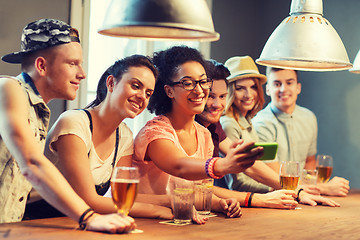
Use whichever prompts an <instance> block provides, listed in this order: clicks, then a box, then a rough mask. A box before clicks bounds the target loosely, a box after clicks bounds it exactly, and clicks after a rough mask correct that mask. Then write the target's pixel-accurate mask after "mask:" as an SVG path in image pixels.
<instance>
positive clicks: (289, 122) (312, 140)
mask: <svg viewBox="0 0 360 240" xmlns="http://www.w3.org/2000/svg"><path fill="white" fill-rule="evenodd" d="M266 75H267V77H268V82H267V85H266V94H267V95H268V96H270V97H271V102H270V103H269V104H268V105H267V106H266V108H264V109H263V110H261V111H260V112H259V113H258V114H257V115H256V116H255V118H254V119H253V124H254V126H255V129H256V132H257V133H258V135H259V138H260V140H261V141H264V142H278V144H279V149H278V153H277V157H276V159H275V160H274V161H272V162H269V163H268V165H269V166H270V167H272V168H273V169H274V170H275V171H277V172H278V171H279V168H280V167H279V166H280V165H279V162H280V161H291V160H292V161H298V162H300V164H301V167H302V168H305V169H315V167H316V161H315V154H316V151H317V120H316V116H315V114H314V113H313V112H311V111H310V110H309V109H306V108H304V107H301V106H298V105H297V104H296V100H297V97H298V95H299V94H300V92H301V83H300V82H299V81H298V73H297V71H295V70H291V69H279V68H271V67H268V68H267V70H266ZM317 186H318V187H319V189H320V193H322V194H326V195H331V196H346V195H347V193H348V191H349V181H348V180H346V179H344V178H340V177H334V178H333V179H332V180H330V181H329V182H328V183H326V184H318V185H317Z"/></svg>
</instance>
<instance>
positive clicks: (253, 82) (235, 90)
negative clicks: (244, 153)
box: [220, 56, 272, 193]
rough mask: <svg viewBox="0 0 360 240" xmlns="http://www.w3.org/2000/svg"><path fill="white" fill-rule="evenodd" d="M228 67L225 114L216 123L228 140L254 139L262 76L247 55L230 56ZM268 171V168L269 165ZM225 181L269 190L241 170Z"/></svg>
mask: <svg viewBox="0 0 360 240" xmlns="http://www.w3.org/2000/svg"><path fill="white" fill-rule="evenodd" d="M225 66H226V67H227V68H228V69H229V70H230V76H229V77H228V78H227V81H228V95H227V103H226V107H225V116H223V117H221V119H220V122H221V125H222V127H223V129H224V130H225V132H226V135H227V137H229V138H230V139H231V140H233V141H234V140H237V139H244V140H245V141H255V142H256V141H258V140H259V139H258V136H257V134H256V131H255V129H254V128H253V126H252V124H251V119H252V118H253V117H254V116H255V114H256V113H257V112H258V111H260V110H261V109H262V106H263V104H264V93H263V90H262V85H263V84H264V83H265V82H266V76H265V75H262V74H260V73H259V70H258V68H257V67H256V65H255V62H254V60H253V59H252V58H251V57H249V56H243V57H238V56H237V57H232V58H230V59H228V60H227V61H226V62H225ZM264 165H265V164H264ZM269 171H272V170H271V169H270V168H269ZM225 179H226V184H227V186H228V187H229V188H230V189H234V190H238V191H251V192H261V193H265V192H268V191H269V190H270V188H269V187H268V186H267V185H264V184H261V183H259V182H257V181H255V180H253V179H252V178H250V177H248V176H247V175H245V174H244V173H239V174H233V175H232V177H230V176H228V177H227V178H225Z"/></svg>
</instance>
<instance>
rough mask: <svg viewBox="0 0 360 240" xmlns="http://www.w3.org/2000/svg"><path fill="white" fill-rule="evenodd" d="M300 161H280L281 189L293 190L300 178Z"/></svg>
mask: <svg viewBox="0 0 360 240" xmlns="http://www.w3.org/2000/svg"><path fill="white" fill-rule="evenodd" d="M300 173H301V171H300V163H299V162H295V161H286V162H281V163H280V184H281V187H282V188H283V189H287V190H295V189H296V188H297V186H298V185H299V180H300Z"/></svg>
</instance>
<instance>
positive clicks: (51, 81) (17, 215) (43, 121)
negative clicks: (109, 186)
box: [0, 19, 135, 233]
mask: <svg viewBox="0 0 360 240" xmlns="http://www.w3.org/2000/svg"><path fill="white" fill-rule="evenodd" d="M21 39H22V41H21V51H20V52H15V53H11V54H7V55H5V56H3V57H2V60H4V61H5V62H8V63H21V69H22V73H21V74H20V75H18V76H17V77H11V76H1V79H0V80H1V81H0V96H1V101H0V119H1V121H0V222H16V221H21V219H22V216H23V213H24V208H25V204H26V199H27V196H28V194H29V192H30V190H31V188H32V187H34V188H35V189H36V190H37V192H38V193H39V194H40V195H41V196H42V197H43V198H44V199H45V200H47V201H48V202H49V203H51V204H52V205H53V206H55V207H56V208H57V209H59V210H60V211H62V212H63V213H65V214H66V215H68V216H70V217H71V218H72V219H74V220H77V221H79V224H80V228H81V229H88V230H93V231H108V232H113V233H115V232H122V231H127V230H130V229H133V228H134V227H135V223H134V220H133V219H132V218H128V217H120V216H119V215H117V214H109V215H99V214H97V213H94V211H93V210H92V209H90V208H89V206H88V205H87V204H86V203H85V202H84V201H83V200H82V199H81V198H80V197H79V196H78V195H77V194H76V193H75V192H74V191H73V189H72V188H71V187H70V185H69V184H68V182H67V181H66V180H65V178H64V177H63V176H62V175H61V173H60V172H59V171H58V170H57V169H56V167H55V166H54V165H53V164H51V162H50V161H49V160H48V159H47V158H46V157H45V156H44V155H43V149H44V144H45V138H46V135H47V128H48V123H49V117H50V111H49V108H48V106H47V103H48V102H49V101H51V100H52V99H55V98H60V99H67V100H73V99H74V98H75V97H76V91H77V89H78V88H79V83H80V81H81V80H82V79H84V78H85V73H84V70H83V68H82V60H83V59H82V49H81V45H80V40H79V36H78V33H77V30H76V29H74V28H71V26H69V25H68V24H66V23H64V22H62V21H59V20H56V19H41V20H38V21H35V22H32V23H29V24H28V25H27V26H26V27H25V28H24V30H23V33H22V38H21Z"/></svg>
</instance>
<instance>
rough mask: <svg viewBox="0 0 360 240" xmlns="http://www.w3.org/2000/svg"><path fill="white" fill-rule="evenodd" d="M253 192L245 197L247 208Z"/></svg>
mask: <svg viewBox="0 0 360 240" xmlns="http://www.w3.org/2000/svg"><path fill="white" fill-rule="evenodd" d="M250 195H251V192H248V193H247V194H246V197H245V207H248V206H249V198H250Z"/></svg>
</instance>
